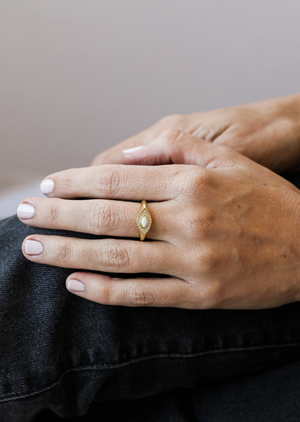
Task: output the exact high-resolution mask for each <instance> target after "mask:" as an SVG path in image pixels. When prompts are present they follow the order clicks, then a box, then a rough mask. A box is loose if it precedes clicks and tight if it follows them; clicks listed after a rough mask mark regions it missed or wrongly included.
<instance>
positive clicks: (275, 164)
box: [92, 94, 300, 173]
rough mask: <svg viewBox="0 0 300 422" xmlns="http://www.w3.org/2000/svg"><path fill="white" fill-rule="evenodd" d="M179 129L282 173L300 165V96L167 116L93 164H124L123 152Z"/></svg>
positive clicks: (100, 156)
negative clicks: (166, 131) (163, 133)
mask: <svg viewBox="0 0 300 422" xmlns="http://www.w3.org/2000/svg"><path fill="white" fill-rule="evenodd" d="M168 129H178V130H180V131H182V132H185V133H188V134H190V135H193V136H195V137H197V138H199V139H204V140H206V141H208V142H213V143H215V144H218V145H225V146H228V147H230V148H233V149H234V150H236V151H238V152H239V153H240V154H242V155H244V156H246V157H248V158H251V160H253V161H255V162H257V163H259V164H262V165H263V166H265V167H267V168H269V169H271V170H273V171H275V172H277V173H280V172H282V171H284V170H289V169H293V168H295V167H297V166H299V164H300V95H299V94H298V95H292V96H289V97H283V98H277V99H272V100H266V101H261V102H258V103H253V104H248V105H243V106H238V107H230V108H224V109H220V110H213V111H208V112H205V113H193V114H187V115H180V114H178V115H174V116H167V117H164V118H163V119H162V120H160V121H159V122H157V123H156V124H155V125H153V126H152V127H150V128H149V129H147V130H145V131H143V132H141V133H139V134H138V135H136V136H133V137H132V138H129V139H127V140H126V141H124V142H122V143H120V144H118V145H116V146H114V147H113V148H111V149H109V150H107V151H104V152H103V153H101V154H99V155H98V156H97V157H96V158H95V159H94V161H93V163H92V165H101V164H121V163H123V156H122V150H124V149H127V148H133V147H136V146H140V145H146V144H147V143H149V142H151V141H153V140H154V139H155V138H157V137H158V136H159V135H161V134H162V132H164V131H165V130H168Z"/></svg>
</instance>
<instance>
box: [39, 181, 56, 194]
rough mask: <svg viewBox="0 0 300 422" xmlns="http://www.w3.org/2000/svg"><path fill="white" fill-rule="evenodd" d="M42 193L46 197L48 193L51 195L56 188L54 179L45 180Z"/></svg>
mask: <svg viewBox="0 0 300 422" xmlns="http://www.w3.org/2000/svg"><path fill="white" fill-rule="evenodd" d="M40 188H41V191H42V193H43V194H44V195H48V193H51V192H52V191H53V188H54V182H53V180H52V179H45V180H43V181H42V183H41V186H40Z"/></svg>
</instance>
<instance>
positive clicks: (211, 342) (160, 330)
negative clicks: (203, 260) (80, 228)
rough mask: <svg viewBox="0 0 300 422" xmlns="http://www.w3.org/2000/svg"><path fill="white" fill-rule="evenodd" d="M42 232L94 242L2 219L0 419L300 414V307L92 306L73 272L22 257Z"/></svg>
mask: <svg viewBox="0 0 300 422" xmlns="http://www.w3.org/2000/svg"><path fill="white" fill-rule="evenodd" d="M296 182H297V180H296ZM34 233H41V234H50V233H51V234H52V235H53V234H54V235H64V236H71V237H81V238H90V239H93V238H96V236H92V235H87V234H80V233H72V232H59V231H50V230H44V229H36V228H32V227H28V226H26V225H24V224H22V223H21V222H19V220H18V219H17V217H15V216H13V217H10V218H8V219H6V220H3V221H2V222H0V330H1V331H0V336H1V337H0V421H1V422H27V421H32V420H34V418H35V417H36V416H37V415H38V414H39V413H40V412H41V411H42V410H43V409H51V410H52V411H53V412H55V413H56V414H57V415H59V416H61V417H75V416H80V415H84V414H85V413H86V412H88V410H89V407H90V405H91V403H92V402H94V403H96V406H97V411H98V417H99V419H97V420H99V421H101V422H103V421H104V422H113V421H117V422H127V421H128V422H134V421H135V422H151V421H153V422H154V421H155V422H159V421H176V422H177V421H182V422H194V421H201V422H202V421H204V422H206V421H207V422H208V421H209V422H212V421H216V422H217V421H218V422H221V421H222V422H224V421H227V420H228V421H238V420H239V421H240V420H241V421H243V422H247V421H249V422H252V421H261V420H268V421H273V420H274V421H282V420H288V421H299V420H300V400H299V399H298V396H299V394H298V391H299V387H300V381H298V380H300V359H299V357H300V304H299V303H291V304H287V305H284V306H281V307H278V308H274V309H265V310H253V311H251V310H199V311H197V310H186V309H175V308H143V307H141V308H128V307H122V306H107V305H100V304H96V303H93V302H89V301H87V300H85V299H82V298H80V297H77V296H75V295H72V294H71V293H69V292H68V291H67V290H66V288H65V280H66V278H67V277H68V275H69V274H71V273H72V272H73V271H74V270H69V269H63V268H56V267H51V266H47V265H42V264H36V263H32V262H29V261H27V260H26V259H25V258H24V257H23V255H22V252H21V244H22V242H23V240H24V238H25V237H26V236H28V235H29V234H34ZM298 402H299V403H298ZM264 412H265V413H264ZM271 414H272V415H273V416H270V415H271ZM262 415H264V418H265V419H261V418H262ZM268 415H269V417H268ZM93 420H96V419H93Z"/></svg>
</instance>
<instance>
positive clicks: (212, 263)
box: [198, 245, 219, 277]
mask: <svg viewBox="0 0 300 422" xmlns="http://www.w3.org/2000/svg"><path fill="white" fill-rule="evenodd" d="M203 246H204V245H202V247H201V250H200V251H199V260H198V265H199V268H198V270H199V272H200V273H202V274H205V275H207V276H210V277H211V276H213V275H214V273H215V270H216V267H217V266H218V265H219V258H218V253H217V251H216V249H215V248H214V247H213V246H210V245H205V246H204V247H203Z"/></svg>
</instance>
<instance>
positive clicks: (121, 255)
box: [105, 241, 130, 270]
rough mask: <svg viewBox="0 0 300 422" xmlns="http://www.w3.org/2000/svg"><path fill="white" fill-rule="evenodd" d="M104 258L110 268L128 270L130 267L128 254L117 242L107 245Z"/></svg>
mask: <svg viewBox="0 0 300 422" xmlns="http://www.w3.org/2000/svg"><path fill="white" fill-rule="evenodd" d="M105 258H106V261H107V264H108V266H109V267H110V268H115V269H118V270H120V269H124V268H128V267H129V265H130V257H129V253H128V251H127V250H126V249H124V247H122V246H121V244H120V242H118V241H114V242H110V243H109V244H108V248H107V251H106V256H105Z"/></svg>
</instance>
